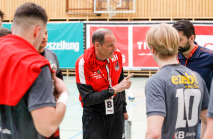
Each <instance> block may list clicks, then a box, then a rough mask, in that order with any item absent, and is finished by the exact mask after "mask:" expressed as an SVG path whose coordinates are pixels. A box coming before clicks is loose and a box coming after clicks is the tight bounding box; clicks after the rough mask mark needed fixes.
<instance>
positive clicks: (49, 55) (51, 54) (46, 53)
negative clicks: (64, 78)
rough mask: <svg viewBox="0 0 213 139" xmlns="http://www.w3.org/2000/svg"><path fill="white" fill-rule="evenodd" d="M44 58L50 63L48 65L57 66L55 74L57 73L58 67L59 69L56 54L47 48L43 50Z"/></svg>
mask: <svg viewBox="0 0 213 139" xmlns="http://www.w3.org/2000/svg"><path fill="white" fill-rule="evenodd" d="M44 57H45V58H46V59H47V60H48V61H49V62H50V64H53V63H54V64H56V65H57V73H59V71H60V67H59V62H58V58H57V56H56V54H55V53H54V52H53V51H51V50H49V49H47V48H44Z"/></svg>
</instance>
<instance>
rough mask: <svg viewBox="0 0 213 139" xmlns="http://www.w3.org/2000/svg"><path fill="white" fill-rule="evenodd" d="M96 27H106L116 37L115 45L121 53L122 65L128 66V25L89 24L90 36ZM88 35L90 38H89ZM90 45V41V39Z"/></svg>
mask: <svg viewBox="0 0 213 139" xmlns="http://www.w3.org/2000/svg"><path fill="white" fill-rule="evenodd" d="M98 28H107V29H110V30H111V31H112V32H113V34H114V35H115V38H116V43H115V46H116V47H117V49H118V50H119V51H120V52H121V53H122V54H123V55H122V56H123V66H124V67H128V65H129V60H128V59H129V57H128V51H129V50H128V26H126V27H109V26H101V27H100V26H91V27H90V36H91V37H92V34H93V32H94V31H95V30H97V29H98ZM91 37H90V38H91ZM90 46H92V41H90Z"/></svg>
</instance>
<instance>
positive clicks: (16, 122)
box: [0, 66, 56, 139]
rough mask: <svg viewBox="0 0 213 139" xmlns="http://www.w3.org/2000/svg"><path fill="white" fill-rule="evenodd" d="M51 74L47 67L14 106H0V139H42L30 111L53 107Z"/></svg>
mask: <svg viewBox="0 0 213 139" xmlns="http://www.w3.org/2000/svg"><path fill="white" fill-rule="evenodd" d="M52 92H53V90H52V81H51V74H50V70H49V67H48V66H44V67H42V70H41V73H40V74H39V76H38V77H37V79H36V80H35V82H34V83H33V85H32V86H31V87H30V89H29V90H28V92H27V93H26V94H25V95H24V96H23V97H22V99H21V100H20V101H19V103H18V104H17V105H16V106H7V105H0V139H44V137H43V136H42V135H40V134H39V133H38V132H37V131H36V129H35V126H34V123H33V119H32V116H31V113H30V112H31V111H33V110H35V109H39V108H42V107H47V106H52V107H55V106H56V104H55V99H54V97H53V94H52Z"/></svg>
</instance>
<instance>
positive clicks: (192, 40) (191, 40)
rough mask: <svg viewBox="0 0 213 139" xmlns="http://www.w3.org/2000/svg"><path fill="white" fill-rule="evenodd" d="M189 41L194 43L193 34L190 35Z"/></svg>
mask: <svg viewBox="0 0 213 139" xmlns="http://www.w3.org/2000/svg"><path fill="white" fill-rule="evenodd" d="M189 41H190V43H194V41H195V35H192V36H191V37H189Z"/></svg>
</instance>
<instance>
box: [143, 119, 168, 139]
mask: <svg viewBox="0 0 213 139" xmlns="http://www.w3.org/2000/svg"><path fill="white" fill-rule="evenodd" d="M163 121H164V117H163V116H158V115H152V116H149V117H148V118H147V130H146V139H161V130H162V125H163Z"/></svg>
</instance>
